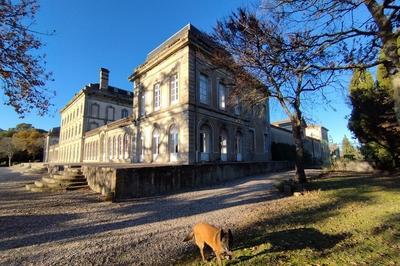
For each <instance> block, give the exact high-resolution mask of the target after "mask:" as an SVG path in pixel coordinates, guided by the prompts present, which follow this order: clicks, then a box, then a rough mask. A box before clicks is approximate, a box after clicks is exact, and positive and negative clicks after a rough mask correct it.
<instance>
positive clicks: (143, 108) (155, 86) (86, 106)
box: [45, 24, 271, 164]
mask: <svg viewBox="0 0 400 266" xmlns="http://www.w3.org/2000/svg"><path fill="white" fill-rule="evenodd" d="M212 49H213V45H212V43H210V41H209V39H208V37H207V36H206V35H205V34H204V33H202V32H201V31H199V30H198V29H196V28H195V27H193V26H192V25H190V24H189V25H187V26H185V27H184V28H182V29H181V30H180V31H178V32H177V33H175V34H174V35H173V36H171V37H170V38H169V39H168V40H166V41H165V42H164V43H162V44H161V45H160V46H158V47H157V48H156V49H154V50H153V51H151V52H150V53H149V54H148V56H147V58H146V61H145V62H144V63H143V64H142V65H140V66H138V67H137V68H135V69H134V71H133V73H132V74H131V75H130V76H129V80H130V81H131V82H132V83H133V93H132V92H128V91H126V90H122V89H119V88H115V87H112V86H109V85H108V75H109V71H108V70H106V69H103V68H102V69H101V71H100V82H99V83H98V84H89V85H87V86H85V87H84V88H83V89H82V90H80V91H79V92H78V93H77V94H76V95H75V96H74V97H73V98H72V99H71V101H70V102H69V103H68V104H67V105H66V106H65V107H64V108H63V109H62V110H61V112H60V113H61V127H60V130H59V135H58V136H57V135H56V134H49V135H48V137H47V138H48V139H47V141H46V147H45V161H46V162H50V163H104V164H108V163H154V164H165V163H173V164H192V163H199V162H217V161H218V162H219V161H221V162H223V161H267V160H270V159H271V155H270V153H271V150H270V146H271V145H270V144H271V134H270V130H271V127H270V119H269V103H268V101H267V102H265V103H264V104H262V105H260V106H256V107H254V108H253V110H247V109H246V108H245V107H244V106H241V104H240V99H235V100H234V101H231V100H229V101H228V99H230V96H229V95H230V94H229V86H228V84H229V75H228V74H227V73H226V72H225V71H224V70H223V69H218V68H216V67H215V66H214V65H213V64H212V60H211V56H212ZM255 110H256V111H255ZM56 138H58V139H57V141H55V139H56Z"/></svg>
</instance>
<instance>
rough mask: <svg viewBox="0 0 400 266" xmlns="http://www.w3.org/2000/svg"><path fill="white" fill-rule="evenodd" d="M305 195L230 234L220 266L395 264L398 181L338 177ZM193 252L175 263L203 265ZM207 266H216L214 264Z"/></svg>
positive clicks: (266, 209)
mask: <svg viewBox="0 0 400 266" xmlns="http://www.w3.org/2000/svg"><path fill="white" fill-rule="evenodd" d="M308 188H309V190H310V192H307V193H305V195H303V196H300V197H287V198H283V199H280V200H277V201H274V202H266V203H265V206H263V207H262V210H260V215H259V218H258V219H257V221H255V222H254V223H253V224H251V225H248V226H247V227H246V228H243V229H242V230H241V231H240V232H234V233H236V242H235V243H234V256H235V259H234V260H231V261H228V262H227V261H224V263H226V265H398V263H399V262H400V176H399V175H398V174H397V175H390V176H382V175H380V176H378V175H367V174H356V173H351V174H349V173H341V174H339V176H335V175H333V176H332V175H330V176H327V177H324V178H320V179H315V180H312V181H311V182H310V183H309V184H308ZM199 257H200V256H199V254H198V251H197V250H196V253H195V254H193V256H192V257H191V258H188V259H187V260H185V261H183V262H181V263H182V264H184V265H203V263H202V262H201V260H200V259H199ZM212 264H214V265H216V263H215V259H213V260H212Z"/></svg>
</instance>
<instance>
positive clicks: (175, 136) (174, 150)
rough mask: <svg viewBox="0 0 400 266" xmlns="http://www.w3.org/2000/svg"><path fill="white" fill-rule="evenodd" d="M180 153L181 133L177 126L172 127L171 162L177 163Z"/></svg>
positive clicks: (170, 139) (170, 136)
mask: <svg viewBox="0 0 400 266" xmlns="http://www.w3.org/2000/svg"><path fill="white" fill-rule="evenodd" d="M178 153H179V131H178V127H177V126H176V125H172V126H171V127H170V130H169V155H170V161H177V160H178Z"/></svg>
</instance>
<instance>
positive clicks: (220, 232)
mask: <svg viewBox="0 0 400 266" xmlns="http://www.w3.org/2000/svg"><path fill="white" fill-rule="evenodd" d="M219 234H220V236H219V239H220V240H222V239H224V237H225V235H226V234H225V232H224V230H223V229H221V230H220V231H219Z"/></svg>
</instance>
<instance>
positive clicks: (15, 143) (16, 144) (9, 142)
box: [0, 137, 22, 166]
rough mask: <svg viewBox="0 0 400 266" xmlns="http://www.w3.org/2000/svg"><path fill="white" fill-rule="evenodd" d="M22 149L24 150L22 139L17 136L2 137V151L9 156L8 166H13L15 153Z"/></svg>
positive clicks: (0, 150) (0, 148) (0, 149)
mask: <svg viewBox="0 0 400 266" xmlns="http://www.w3.org/2000/svg"><path fill="white" fill-rule="evenodd" d="M20 150H22V141H21V139H19V138H15V137H12V138H11V137H4V138H1V139H0V153H3V154H5V155H6V156H7V157H8V166H11V163H12V158H13V157H14V154H15V153H16V152H17V151H20Z"/></svg>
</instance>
